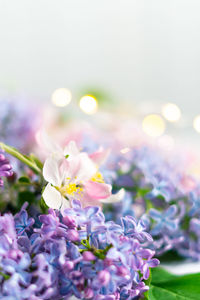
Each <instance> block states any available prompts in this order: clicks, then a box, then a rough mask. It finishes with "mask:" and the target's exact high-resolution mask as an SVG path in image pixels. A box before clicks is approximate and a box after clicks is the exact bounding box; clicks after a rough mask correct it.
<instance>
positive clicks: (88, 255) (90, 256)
mask: <svg viewBox="0 0 200 300" xmlns="http://www.w3.org/2000/svg"><path fill="white" fill-rule="evenodd" d="M83 259H84V260H86V261H91V260H95V259H96V256H94V254H93V253H92V252H90V251H85V252H83Z"/></svg>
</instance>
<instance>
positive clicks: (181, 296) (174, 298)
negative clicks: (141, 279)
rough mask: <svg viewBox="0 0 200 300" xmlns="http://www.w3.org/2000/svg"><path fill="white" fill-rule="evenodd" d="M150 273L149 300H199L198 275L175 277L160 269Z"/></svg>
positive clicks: (199, 274) (199, 281)
mask: <svg viewBox="0 0 200 300" xmlns="http://www.w3.org/2000/svg"><path fill="white" fill-rule="evenodd" d="M152 271H153V272H152V282H151V284H150V290H149V295H148V296H149V300H199V299H200V297H199V296H200V284H198V283H200V273H197V274H189V275H183V276H176V275H173V274H170V273H168V272H167V271H165V270H163V269H162V268H156V269H154V270H152Z"/></svg>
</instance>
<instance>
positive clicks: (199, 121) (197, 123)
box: [193, 115, 200, 133]
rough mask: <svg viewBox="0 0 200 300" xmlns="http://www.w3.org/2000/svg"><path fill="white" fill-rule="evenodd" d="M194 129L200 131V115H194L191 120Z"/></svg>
mask: <svg viewBox="0 0 200 300" xmlns="http://www.w3.org/2000/svg"><path fill="white" fill-rule="evenodd" d="M193 127H194V129H195V130H196V131H197V132H199V133H200V115H198V116H196V117H195V118H194V121H193Z"/></svg>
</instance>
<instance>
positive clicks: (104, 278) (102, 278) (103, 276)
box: [98, 270, 110, 286]
mask: <svg viewBox="0 0 200 300" xmlns="http://www.w3.org/2000/svg"><path fill="white" fill-rule="evenodd" d="M98 281H99V283H100V285H101V286H106V285H107V284H108V283H109V281H110V273H109V272H108V271H106V270H102V271H100V272H99V274H98Z"/></svg>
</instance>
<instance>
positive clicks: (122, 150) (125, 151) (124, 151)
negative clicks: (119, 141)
mask: <svg viewBox="0 0 200 300" xmlns="http://www.w3.org/2000/svg"><path fill="white" fill-rule="evenodd" d="M130 150H131V149H130V148H128V147H126V148H123V149H121V150H120V152H121V153H122V154H126V153H128V152H129V151H130Z"/></svg>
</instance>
